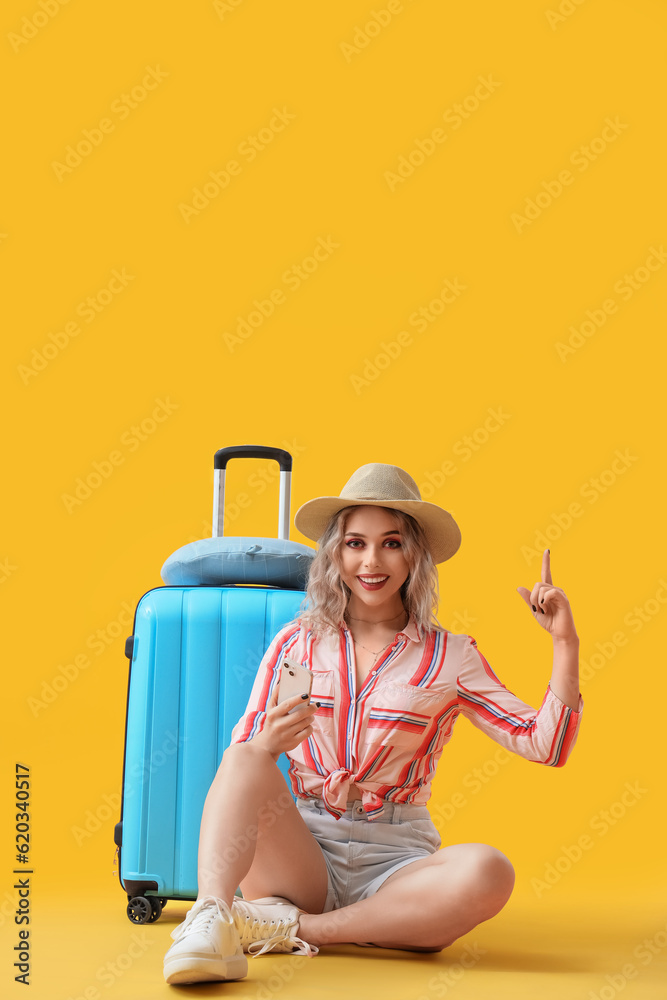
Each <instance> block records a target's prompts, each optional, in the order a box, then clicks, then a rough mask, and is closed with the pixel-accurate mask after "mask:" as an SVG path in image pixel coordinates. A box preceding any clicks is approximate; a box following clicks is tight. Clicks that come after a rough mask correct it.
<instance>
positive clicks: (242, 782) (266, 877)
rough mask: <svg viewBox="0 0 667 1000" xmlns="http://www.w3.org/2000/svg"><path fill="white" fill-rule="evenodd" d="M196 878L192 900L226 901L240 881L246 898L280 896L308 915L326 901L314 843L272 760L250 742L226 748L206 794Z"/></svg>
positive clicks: (322, 867)
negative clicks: (195, 890)
mask: <svg viewBox="0 0 667 1000" xmlns="http://www.w3.org/2000/svg"><path fill="white" fill-rule="evenodd" d="M198 882H199V895H198V897H197V898H198V899H203V897H204V896H215V897H217V898H218V899H223V900H224V901H225V902H226V903H227V904H228V905H230V906H231V903H232V900H233V898H234V893H235V891H236V888H237V886H239V885H241V889H242V891H243V893H244V895H247V898H248V899H256V898H258V897H259V896H265V895H275V896H283V897H285V898H286V899H289V900H290V901H291V902H292V903H295V904H296V905H297V906H298V907H300V908H301V909H304V910H308V911H309V912H310V913H320V912H321V910H322V907H323V906H324V902H325V899H326V893H327V871H326V865H325V862H324V857H323V856H322V852H321V850H320V847H319V845H318V843H317V841H316V840H315V838H314V837H313V836H312V834H311V832H310V830H309V829H308V827H307V826H306V824H305V823H304V821H303V819H302V817H301V816H300V815H299V812H298V810H297V808H296V805H295V804H294V801H293V799H292V796H291V794H290V792H289V789H288V787H287V784H286V783H285V779H284V778H283V776H282V774H281V772H280V770H279V768H278V765H277V764H276V762H275V760H274V759H273V757H272V756H271V754H270V753H269V752H268V751H267V750H264V749H262V748H261V747H259V746H253V744H252V741H251V740H250V741H248V742H247V743H234V744H232V746H230V747H229V748H228V749H227V750H225V753H224V755H223V758H222V762H221V764H220V767H219V768H218V772H217V774H216V776H215V778H214V780H213V783H212V785H211V787H210V789H209V792H208V795H207V797H206V802H205V803H204V811H203V814H202V820H201V828H200V834H199V855H198Z"/></svg>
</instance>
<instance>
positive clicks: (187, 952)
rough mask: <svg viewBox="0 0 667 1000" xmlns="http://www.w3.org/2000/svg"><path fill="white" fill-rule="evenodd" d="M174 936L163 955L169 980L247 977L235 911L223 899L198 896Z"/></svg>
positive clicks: (189, 980)
mask: <svg viewBox="0 0 667 1000" xmlns="http://www.w3.org/2000/svg"><path fill="white" fill-rule="evenodd" d="M171 936H172V937H173V938H174V944H172V946H171V948H170V949H169V951H168V952H167V954H166V955H165V956H164V978H165V980H166V982H168V983H201V982H208V981H212V980H221V979H243V978H244V977H245V976H247V974H248V960H247V958H246V957H245V955H244V954H243V949H242V948H241V942H240V940H239V935H238V932H237V930H236V927H235V926H234V917H233V915H232V911H231V910H230V908H229V907H228V906H227V904H226V903H225V902H224V901H223V900H222V899H216V898H215V897H214V896H206V897H205V898H204V899H198V900H197V902H196V903H195V904H194V906H193V907H192V909H191V910H190V911H189V912H188V914H187V916H186V918H185V920H184V921H183V923H181V924H179V925H178V927H176V928H175V929H174V930H173V931H172V932H171Z"/></svg>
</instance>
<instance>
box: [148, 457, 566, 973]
mask: <svg viewBox="0 0 667 1000" xmlns="http://www.w3.org/2000/svg"><path fill="white" fill-rule="evenodd" d="M295 525H296V527H297V528H298V529H299V531H301V532H302V533H303V534H304V535H305V536H306V537H307V538H311V539H313V540H315V541H319V550H318V552H317V555H316V557H315V559H314V561H313V563H312V566H311V570H310V575H309V581H308V589H307V596H306V600H305V602H304V604H305V606H306V610H304V611H303V612H302V613H301V614H300V615H299V617H297V618H296V619H295V620H293V621H292V622H290V623H289V624H288V625H286V626H285V627H284V628H282V629H281V630H280V631H279V633H278V634H277V635H276V636H275V638H274V639H273V641H272V642H271V645H270V646H269V648H268V650H267V651H266V653H265V655H264V657H263V659H262V662H261V664H260V666H259V669H258V672H257V676H256V679H255V682H254V686H253V690H252V693H251V696H250V700H249V703H248V707H247V710H246V714H245V715H244V717H243V718H242V719H241V720H240V721H239V723H238V724H237V726H236V727H235V729H234V731H233V734H232V743H231V745H230V747H229V748H228V749H227V750H226V751H225V753H224V755H223V758H222V762H221V764H220V768H219V770H218V773H217V775H216V777H215V779H214V781H213V784H212V785H211V788H210V790H209V793H208V796H207V798H206V802H205V805H204V811H203V815H202V822H201V832H200V841H199V857H198V880H199V895H198V898H197V901H196V903H195V904H194V905H193V907H192V909H191V910H190V911H189V913H188V915H187V917H186V919H185V920H184V921H183V923H182V924H180V925H179V926H178V927H177V928H176V929H175V930H174V931H173V932H172V937H173V938H174V944H173V945H172V946H171V948H170V949H169V951H168V952H167V955H166V956H165V962H164V974H165V979H166V981H167V982H168V983H193V982H199V981H204V980H226V979H239V978H242V977H243V976H245V975H246V972H247V961H246V958H245V954H244V953H245V952H249V953H250V954H260V953H262V952H265V951H268V950H270V949H273V950H276V951H285V952H291V951H295V952H298V953H300V954H305V955H315V954H317V951H318V949H319V947H320V946H322V945H327V944H339V943H344V942H347V943H356V944H362V945H368V944H372V945H374V946H376V947H384V948H401V949H407V950H414V951H440V950H442V949H443V948H446V947H447V946H448V945H450V944H451V943H452V942H453V941H455V940H456V939H457V938H458V937H460V936H461V935H463V934H466V933H467V932H468V931H470V930H471V929H472V928H473V927H475V926H476V925H477V924H479V923H480V922H481V921H484V920H488V919H489V918H490V917H493V916H494V915H495V914H496V913H498V912H499V910H501V909H502V907H503V906H504V905H505V903H506V902H507V900H508V899H509V896H510V894H511V892H512V888H513V885H514V870H513V868H512V865H511V864H510V862H509V860H508V859H507V858H506V857H505V855H504V854H502V853H501V852H500V851H499V850H497V849H496V848H494V847H491V846H489V845H487V844H483V843H467V844H449V845H447V846H445V847H440V837H439V835H438V833H437V830H436V828H435V826H434V824H433V823H432V821H431V819H430V816H429V813H428V810H427V808H426V802H427V801H428V798H429V796H430V788H431V781H432V778H433V775H434V773H435V769H436V765H437V763H438V760H439V758H440V755H441V753H442V750H443V748H444V746H445V744H446V743H447V742H448V741H449V739H450V737H451V733H452V728H453V725H454V722H455V720H456V718H457V716H458V715H465V716H467V718H468V719H469V720H470V721H471V722H472V723H473V724H474V725H475V726H477V727H478V728H479V729H481V730H482V731H483V732H485V733H487V735H489V736H490V737H491V738H492V739H493V740H495V742H497V743H499V744H500V745H501V746H503V747H505V748H506V749H508V750H510V751H513V752H514V753H517V754H519V755H520V756H522V757H525V758H526V759H527V760H532V761H537V762H540V763H543V764H549V765H551V766H552V767H560V766H562V765H563V764H564V763H565V761H566V760H567V758H568V756H569V754H570V752H571V750H572V748H573V746H574V743H575V741H576V737H577V733H578V729H579V723H580V717H581V712H582V709H583V701H582V698H581V695H580V693H579V681H578V647H579V640H578V637H577V633H576V629H575V626H574V622H573V619H572V614H571V611H570V606H569V602H568V600H567V597H566V596H565V594H564V593H563V591H562V590H561V589H560V588H559V587H555V586H554V585H553V583H552V580H551V572H550V561H549V560H550V557H549V552H548V551H546V552H545V553H544V557H543V561H542V575H541V580H540V581H539V582H537V583H535V584H534V586H533V588H532V590H531V591H529V590H528V589H527V588H525V587H519V588H517V589H518V591H519V593H520V594H521V596H522V597H523V599H524V601H525V602H526V604H527V605H528V607H529V609H530V610H531V613H532V616H533V618H534V619H535V620H536V621H537V622H538V623H539V624H540V625H541V626H542V628H544V629H545V630H546V631H547V632H549V633H550V635H551V637H552V639H553V647H554V656H553V669H552V674H551V681H550V683H549V685H548V687H547V691H546V694H545V696H544V699H543V701H542V704H541V706H540V708H539V710H536V709H534V708H531V707H530V705H528V704H526V703H525V702H523V701H521V700H520V699H519V698H517V697H516V696H515V695H513V694H512V693H511V692H510V691H508V690H507V688H506V687H504V685H503V684H502V683H501V682H500V681H499V680H498V678H497V677H496V675H495V674H494V672H493V670H492V669H491V667H490V666H489V664H488V663H487V661H486V660H485V659H484V657H483V656H482V654H481V653H480V652H479V650H478V649H477V646H476V643H475V640H474V639H473V638H472V637H471V636H468V635H458V634H454V633H451V632H448V631H447V630H446V629H443V628H442V626H441V625H440V624H439V623H438V621H437V619H436V618H435V616H434V611H435V609H436V608H437V600H438V585H437V573H436V569H435V566H436V564H438V563H441V562H444V561H445V560H446V559H449V558H450V557H451V556H452V555H453V554H454V553H455V552H456V551H457V549H458V547H459V545H460V537H461V536H460V532H459V529H458V527H457V525H456V523H455V521H454V519H453V518H452V517H451V515H450V514H449V513H448V512H447V511H445V510H443V509H442V508H441V507H438V506H437V505H436V504H432V503H427V502H425V501H423V500H421V496H420V493H419V489H418V487H417V484H416V483H415V481H414V480H413V479H412V478H411V477H410V476H409V475H408V474H407V473H406V472H404V471H403V470H402V469H399V468H397V467H396V466H392V465H380V464H375V463H372V464H369V465H365V466H362V467H361V468H360V469H358V470H357V471H356V472H355V473H354V474H353V475H352V477H351V478H350V480H349V481H348V482H347V484H346V485H345V487H344V488H343V490H342V491H341V493H340V496H338V497H318V498H316V499H314V500H311V501H309V502H308V503H306V504H304V505H303V506H302V507H301V508H300V509H299V511H298V512H297V514H296V517H295ZM285 656H289V657H291V658H292V659H296V660H298V662H299V663H301V664H302V665H304V666H305V667H307V668H308V669H309V670H311V671H312V673H313V686H312V693H311V698H310V701H306V700H301V699H300V698H299V696H296V697H295V698H291V699H289V700H287V701H284V702H281V703H280V705H278V704H277V693H278V683H279V678H280V670H281V664H282V662H283V660H284V658H285ZM281 753H286V754H287V756H288V757H289V759H290V768H289V776H290V781H291V786H292V792H293V793H294V795H295V796H296V800H297V801H296V804H295V803H294V801H293V798H292V795H291V794H289V791H288V789H287V786H286V784H285V781H284V779H283V776H282V774H281V772H280V770H279V768H278V766H277V764H276V761H277V759H278V757H279V756H280V754H281ZM239 885H240V887H241V891H242V893H243V899H242V900H241V899H238V898H235V895H234V894H235V890H236V888H237V886H239Z"/></svg>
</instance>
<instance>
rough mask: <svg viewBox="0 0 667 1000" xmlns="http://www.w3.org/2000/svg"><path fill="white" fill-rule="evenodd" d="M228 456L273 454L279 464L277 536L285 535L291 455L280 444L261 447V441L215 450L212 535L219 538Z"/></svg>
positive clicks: (288, 509)
mask: <svg viewBox="0 0 667 1000" xmlns="http://www.w3.org/2000/svg"><path fill="white" fill-rule="evenodd" d="M232 458H273V459H275V461H276V462H277V463H278V465H279V466H280V507H279V509H278V538H289V513H290V492H291V483H292V456H291V455H290V453H289V452H288V451H283V449H282V448H265V447H264V446H263V445H253V444H240V445H233V446H232V447H231V448H221V449H220V450H219V451H216V453H215V457H214V459H213V476H214V482H213V537H214V538H222V535H223V519H224V516H225V471H226V469H227V463H228V462H229V460H230V459H232Z"/></svg>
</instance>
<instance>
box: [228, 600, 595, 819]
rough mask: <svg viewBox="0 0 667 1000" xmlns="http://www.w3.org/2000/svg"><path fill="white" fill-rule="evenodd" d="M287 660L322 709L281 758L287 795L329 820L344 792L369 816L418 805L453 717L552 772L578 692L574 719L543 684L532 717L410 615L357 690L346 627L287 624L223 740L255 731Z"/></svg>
mask: <svg viewBox="0 0 667 1000" xmlns="http://www.w3.org/2000/svg"><path fill="white" fill-rule="evenodd" d="M285 656H290V657H292V658H293V659H295V660H298V662H299V663H301V664H302V665H303V666H305V667H307V668H308V669H310V670H311V671H312V673H313V674H314V677H313V688H312V694H311V700H312V701H318V702H319V703H320V707H319V709H318V710H317V712H316V714H315V716H314V717H313V722H312V725H313V730H314V731H313V734H312V736H310V737H309V738H308V739H307V740H304V741H302V742H301V743H300V744H299V745H298V746H296V747H295V748H294V749H293V750H290V751H289V752H288V753H287V756H288V758H289V760H290V765H289V777H290V781H291V785H292V791H293V793H294V794H295V795H296V796H297V797H301V798H321V799H322V800H323V802H324V805H325V806H326V808H327V810H328V811H329V812H330V813H331V814H332V815H334V816H336V817H340V816H341V815H342V813H343V811H344V809H345V805H346V803H347V799H348V793H349V791H350V787H351V785H353V784H354V785H355V786H356V788H357V789H358V791H359V793H360V794H361V797H362V804H363V807H364V809H365V811H366V813H367V815H368V818H369V819H375V818H377V817H379V816H381V815H382V812H383V803H384V802H385V801H389V802H413V803H416V804H419V805H423V804H425V803H426V802H427V801H428V799H429V798H430V794H431V780H432V778H433V775H434V774H435V769H436V765H437V763H438V760H439V758H440V754H441V753H442V751H443V748H444V746H445V744H446V743H448V742H449V740H450V738H451V735H452V729H453V727H454V723H455V721H456V719H457V717H458V716H459V715H465V716H467V718H468V719H469V720H470V721H471V722H472V723H473V725H475V726H477V728H478V729H481V730H482V731H483V732H485V733H486V734H487V735H488V736H490V737H491V739H493V740H495V742H496V743H499V744H500V745H501V746H503V747H505V748H506V749H507V750H511V751H513V752H514V753H516V754H519V755H520V756H521V757H525V758H526V760H532V761H537V762H539V763H541V764H549V765H550V766H551V767H562V765H563V764H564V763H565V761H566V760H567V758H568V757H569V755H570V752H571V750H572V748H573V746H574V744H575V741H576V738H577V733H578V731H579V724H580V720H581V712H582V710H583V700H582V697H581V694H580V695H579V703H578V705H577V711H576V712H575V711H574V710H573V709H571V708H568V706H567V705H565V704H564V703H563V702H562V701H561V700H560V698H559V697H558V696H557V695H556V694H554V692H553V691H552V690H551V687H550V686H548V687H547V691H546V694H545V696H544V699H543V700H542V704H541V705H540V707H539V709H537V710H536V709H534V708H531V706H530V705H527V704H526V703H525V702H523V701H521V700H520V699H519V698H517V697H516V695H514V694H512V692H511V691H509V690H508V689H507V688H506V687H505V685H504V684H502V683H501V682H500V681H499V680H498V678H497V677H496V675H495V674H494V672H493V670H492V669H491V667H490V666H489V664H488V663H487V661H486V660H485V658H484V657H483V656H482V654H481V653H480V652H479V650H478V649H477V644H476V642H475V640H474V639H473V638H472V637H471V636H469V635H463V634H456V633H453V632H447V631H444V632H437V631H434V630H427V631H424V630H422V629H421V628H420V626H418V625H417V623H416V622H415V620H414V618H412V617H411V618H410V621H409V623H408V624H407V625H406V627H405V629H404V630H403V631H402V632H398V633H397V634H396V636H395V638H394V640H393V642H392V643H391V645H390V646H389V647H388V648H387V649H386V650H385V651H384V652H383V654H382V655H381V656H380V658H379V659H378V662H377V663H376V664H375V667H374V668H373V670H371V672H370V673H369V675H368V677H367V678H366V681H365V682H364V684H363V687H361V688H359V689H358V686H357V681H356V668H355V656H354V642H353V638H352V634H351V632H350V631H349V630H348V629H347V627H345V626H342V627H341V629H340V630H339V633H338V636H335V635H330V636H327V637H317V636H315V635H314V633H313V632H312V630H311V629H309V628H306V627H305V626H302V625H301V624H300V622H299V619H298V618H297V619H294V620H293V621H291V622H289V624H287V625H285V626H284V627H283V628H282V629H281V630H280V631H279V632H278V634H277V635H276V636H275V637H274V639H273V640H272V642H271V644H270V646H269V648H268V649H267V651H266V653H265V654H264V656H263V658H262V662H261V663H260V666H259V669H258V671H257V676H256V678H255V681H254V684H253V688H252V692H251V694H250V699H249V702H248V706H247V708H246V712H245V715H244V716H243V717H242V718H241V719H240V720H239V722H238V723H237V724H236V726H235V727H234V729H233V731H232V738H231V742H232V743H242V742H245V741H246V740H250V739H252V737H253V736H255V735H256V734H257V733H258V732H260V731H261V729H262V727H263V725H264V720H265V718H266V705H267V702H268V701H269V700H270V698H271V695H272V693H273V690H274V687H275V686H276V684H277V683H278V678H279V674H280V665H281V663H282V660H283V658H284V657H285Z"/></svg>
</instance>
